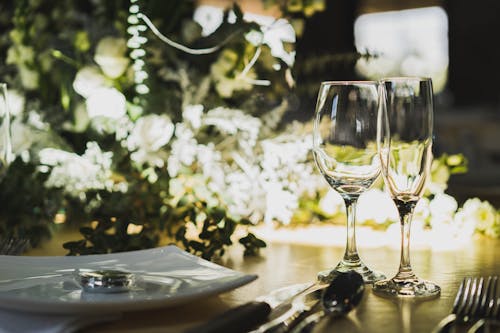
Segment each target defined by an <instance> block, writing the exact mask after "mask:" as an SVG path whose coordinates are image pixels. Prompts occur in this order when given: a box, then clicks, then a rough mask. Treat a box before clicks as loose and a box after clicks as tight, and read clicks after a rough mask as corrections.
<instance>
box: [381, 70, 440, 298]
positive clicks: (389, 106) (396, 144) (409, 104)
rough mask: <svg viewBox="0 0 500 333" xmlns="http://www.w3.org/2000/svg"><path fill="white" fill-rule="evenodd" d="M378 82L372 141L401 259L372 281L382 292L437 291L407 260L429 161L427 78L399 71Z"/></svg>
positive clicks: (429, 86)
mask: <svg viewBox="0 0 500 333" xmlns="http://www.w3.org/2000/svg"><path fill="white" fill-rule="evenodd" d="M380 83H381V84H380V96H381V103H380V106H381V107H380V112H379V119H378V124H379V126H378V131H377V132H378V135H377V143H378V149H379V155H380V160H381V166H382V175H383V177H384V181H385V184H386V187H387V188H388V189H389V192H390V194H391V197H392V199H393V200H394V203H395V204H396V207H397V209H398V211H399V215H400V220H401V259H400V265H399V271H398V273H397V274H396V276H394V277H393V278H392V279H388V280H383V281H379V282H376V283H375V284H374V286H373V291H374V292H375V293H376V294H379V295H385V296H411V297H431V296H437V295H439V293H440V291H441V288H439V286H437V285H436V284H434V283H432V282H429V281H425V280H422V279H420V278H418V277H417V276H416V275H415V273H413V270H412V268H411V265H410V225H411V219H412V216H413V211H414V209H415V206H416V205H417V202H418V201H419V200H420V198H421V197H422V195H423V193H424V189H425V183H426V180H427V178H428V177H429V173H430V167H431V163H432V128H433V102H432V81H431V79H428V78H407V77H402V78H391V79H384V80H381V81H380Z"/></svg>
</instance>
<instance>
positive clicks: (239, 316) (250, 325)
mask: <svg viewBox="0 0 500 333" xmlns="http://www.w3.org/2000/svg"><path fill="white" fill-rule="evenodd" d="M318 286H320V285H319V284H318V283H317V282H314V283H303V284H295V285H290V286H287V287H284V288H280V289H277V290H275V291H273V292H271V293H270V294H268V295H265V296H261V297H258V298H257V299H255V300H254V301H251V302H248V303H245V304H243V305H240V306H237V307H235V308H232V309H229V310H228V311H226V312H223V313H222V314H220V315H218V316H216V317H214V318H212V319H210V320H209V321H208V322H207V323H204V324H201V325H199V326H196V327H194V328H191V329H189V330H187V331H185V333H195V332H196V333H215V332H233V333H239V332H241V333H244V332H249V331H251V330H252V329H254V332H265V330H267V329H269V328H272V327H274V326H277V325H279V324H280V323H281V322H283V321H285V320H286V319H290V317H293V316H294V315H296V314H297V312H298V311H303V310H306V308H307V307H304V304H305V303H304V302H303V300H302V299H303V298H304V299H305V297H306V296H307V295H310V294H312V293H313V292H315V290H317V289H318ZM267 324H269V325H268V326H267ZM261 329H262V330H261Z"/></svg>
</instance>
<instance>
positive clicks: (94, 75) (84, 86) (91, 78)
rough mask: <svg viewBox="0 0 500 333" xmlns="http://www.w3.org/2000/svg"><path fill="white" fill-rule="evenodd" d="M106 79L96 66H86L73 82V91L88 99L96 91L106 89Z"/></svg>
mask: <svg viewBox="0 0 500 333" xmlns="http://www.w3.org/2000/svg"><path fill="white" fill-rule="evenodd" d="M105 85H106V78H105V77H104V76H103V75H102V74H101V71H100V70H99V68H97V67H95V66H85V67H83V68H81V69H80V70H79V71H78V72H77V73H76V76H75V80H74V81H73V89H75V91H76V92H77V93H78V94H80V95H81V96H83V97H85V98H88V97H89V96H90V95H91V94H92V93H93V92H94V91H96V90H97V89H99V88H102V87H105Z"/></svg>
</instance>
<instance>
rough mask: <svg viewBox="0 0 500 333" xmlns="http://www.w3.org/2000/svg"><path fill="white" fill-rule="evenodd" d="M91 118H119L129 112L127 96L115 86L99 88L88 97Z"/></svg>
mask: <svg viewBox="0 0 500 333" xmlns="http://www.w3.org/2000/svg"><path fill="white" fill-rule="evenodd" d="M86 103H87V113H88V115H89V118H91V119H92V118H95V117H107V118H111V119H118V118H121V117H123V116H124V115H125V114H126V113H127V109H126V100H125V96H123V94H122V93H121V92H119V91H118V90H116V89H115V88H105V87H101V88H98V89H96V90H94V91H92V93H91V94H90V96H89V97H88V98H87V102H86Z"/></svg>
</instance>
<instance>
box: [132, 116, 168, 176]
mask: <svg viewBox="0 0 500 333" xmlns="http://www.w3.org/2000/svg"><path fill="white" fill-rule="evenodd" d="M174 129H175V126H174V124H173V123H172V121H171V120H170V118H169V117H168V116H165V115H155V114H151V115H147V116H144V117H142V118H139V119H138V120H137V122H136V123H135V126H134V128H133V130H132V132H131V133H130V136H129V137H128V139H127V146H128V149H129V150H131V151H134V152H133V153H132V154H131V158H132V160H133V161H134V162H135V163H137V164H138V165H144V164H146V163H148V164H149V165H150V166H156V167H163V165H164V164H165V158H166V156H165V153H161V152H160V149H161V148H162V147H163V146H165V145H166V144H167V143H168V142H169V141H170V139H171V138H172V135H173V134H174Z"/></svg>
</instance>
